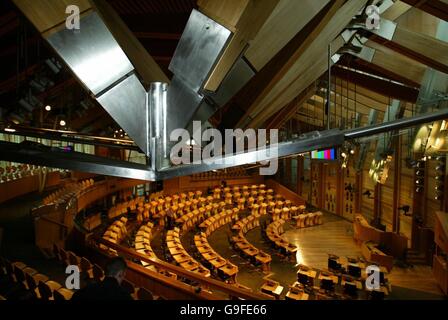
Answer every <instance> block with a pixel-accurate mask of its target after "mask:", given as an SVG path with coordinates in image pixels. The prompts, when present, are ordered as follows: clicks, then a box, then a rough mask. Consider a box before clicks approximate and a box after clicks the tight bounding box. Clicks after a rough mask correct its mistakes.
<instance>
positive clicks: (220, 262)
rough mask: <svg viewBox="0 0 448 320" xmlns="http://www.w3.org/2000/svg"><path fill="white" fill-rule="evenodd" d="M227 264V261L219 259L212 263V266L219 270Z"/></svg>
mask: <svg viewBox="0 0 448 320" xmlns="http://www.w3.org/2000/svg"><path fill="white" fill-rule="evenodd" d="M226 263H227V261H226V260H225V259H222V258H217V259H215V260H212V261H210V264H211V265H212V266H213V267H214V268H215V269H219V268H221V267H222V266H224V265H225V264H226Z"/></svg>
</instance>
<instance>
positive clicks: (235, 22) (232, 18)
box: [198, 0, 279, 92]
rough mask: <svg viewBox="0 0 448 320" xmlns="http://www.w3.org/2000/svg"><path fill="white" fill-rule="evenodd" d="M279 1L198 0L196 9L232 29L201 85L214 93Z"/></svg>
mask: <svg viewBox="0 0 448 320" xmlns="http://www.w3.org/2000/svg"><path fill="white" fill-rule="evenodd" d="M278 2H279V0H264V1H259V0H244V1H222V0H199V1H198V6H199V9H200V10H201V11H202V12H203V13H205V14H206V15H207V16H209V17H211V18H212V19H214V20H216V21H218V22H222V23H223V25H224V26H225V27H227V28H228V29H230V30H231V31H233V35H232V38H231V40H230V42H229V44H228V45H227V47H226V48H225V49H224V52H223V54H222V55H221V57H220V59H219V60H218V63H217V64H216V66H215V68H214V69H213V70H212V72H211V74H210V76H209V78H208V79H207V81H206V83H205V85H204V88H205V89H206V90H208V91H212V92H215V91H216V90H217V89H218V87H219V85H220V84H221V82H222V80H223V79H224V77H225V76H226V75H227V73H228V72H229V71H230V69H231V68H232V66H233V64H234V63H235V61H236V60H237V59H238V57H239V56H240V55H241V54H242V53H243V51H244V50H245V49H246V48H247V46H248V44H249V42H250V41H251V40H252V39H253V38H254V37H255V36H256V35H257V33H258V31H259V30H260V29H261V27H262V26H263V25H264V23H265V22H266V20H267V19H268V18H269V16H270V15H271V13H272V11H273V10H274V8H275V6H276V5H277V3H278Z"/></svg>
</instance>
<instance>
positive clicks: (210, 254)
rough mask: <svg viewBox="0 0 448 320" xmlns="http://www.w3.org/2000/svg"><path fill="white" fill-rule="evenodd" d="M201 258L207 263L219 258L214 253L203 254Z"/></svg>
mask: <svg viewBox="0 0 448 320" xmlns="http://www.w3.org/2000/svg"><path fill="white" fill-rule="evenodd" d="M202 256H203V257H204V258H205V260H207V261H211V260H215V259H217V258H218V257H219V256H218V255H217V254H216V253H214V252H208V253H204V254H203V255H202Z"/></svg>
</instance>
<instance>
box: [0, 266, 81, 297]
mask: <svg viewBox="0 0 448 320" xmlns="http://www.w3.org/2000/svg"><path fill="white" fill-rule="evenodd" d="M0 274H1V275H3V276H6V277H7V278H8V279H9V280H10V281H11V283H13V284H14V285H16V286H17V287H15V288H14V290H15V291H16V292H17V290H26V292H27V293H28V295H29V298H30V299H33V298H37V299H42V300H70V299H71V297H72V295H73V291H71V290H69V289H66V288H64V287H62V285H61V284H59V283H58V282H56V281H53V280H50V279H49V277H48V276H46V275H44V274H41V273H39V272H38V271H37V270H35V269H33V268H31V267H29V266H27V265H26V264H25V263H23V262H20V261H16V262H10V261H9V260H7V259H4V258H0ZM13 294H14V293H13Z"/></svg>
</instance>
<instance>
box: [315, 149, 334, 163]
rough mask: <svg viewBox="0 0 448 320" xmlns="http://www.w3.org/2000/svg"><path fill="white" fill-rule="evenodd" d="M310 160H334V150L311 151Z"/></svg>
mask: <svg viewBox="0 0 448 320" xmlns="http://www.w3.org/2000/svg"><path fill="white" fill-rule="evenodd" d="M311 159H317V160H336V149H335V148H331V149H326V150H315V151H311Z"/></svg>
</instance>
